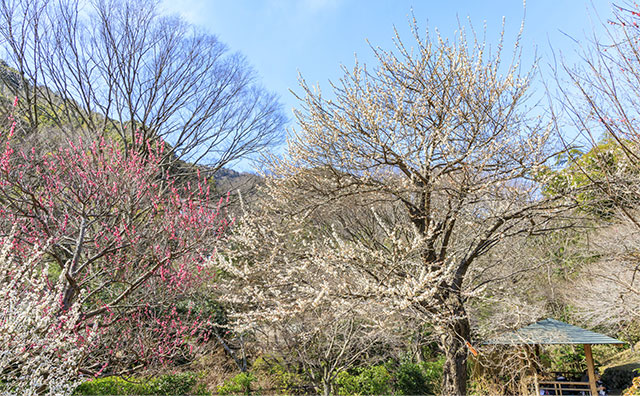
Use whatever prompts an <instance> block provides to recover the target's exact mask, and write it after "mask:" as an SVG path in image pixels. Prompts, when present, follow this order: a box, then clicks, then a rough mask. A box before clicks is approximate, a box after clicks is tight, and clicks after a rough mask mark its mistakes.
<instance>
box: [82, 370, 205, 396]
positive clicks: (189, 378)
mask: <svg viewBox="0 0 640 396" xmlns="http://www.w3.org/2000/svg"><path fill="white" fill-rule="evenodd" d="M186 394H189V395H208V393H207V392H206V391H205V389H204V387H203V386H201V385H199V384H198V375H196V374H194V373H180V374H167V375H162V376H159V377H156V378H151V379H144V378H135V379H130V380H125V379H123V378H121V377H105V378H98V379H95V380H91V381H87V382H84V383H82V384H81V385H80V386H78V388H76V390H75V392H74V395H86V396H89V395H96V396H99V395H105V396H106V395H186Z"/></svg>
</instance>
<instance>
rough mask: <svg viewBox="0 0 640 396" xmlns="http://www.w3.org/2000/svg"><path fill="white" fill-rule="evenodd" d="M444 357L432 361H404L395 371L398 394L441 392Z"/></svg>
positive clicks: (395, 387)
mask: <svg viewBox="0 0 640 396" xmlns="http://www.w3.org/2000/svg"><path fill="white" fill-rule="evenodd" d="M443 364H444V358H440V359H438V360H435V361H431V362H422V363H419V364H418V363H412V362H409V361H404V362H402V363H400V365H399V366H398V368H397V369H396V370H395V371H394V373H393V374H394V379H395V384H394V390H395V393H396V394H398V395H433V394H439V393H440V387H441V382H442V366H443Z"/></svg>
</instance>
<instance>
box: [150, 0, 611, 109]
mask: <svg viewBox="0 0 640 396" xmlns="http://www.w3.org/2000/svg"><path fill="white" fill-rule="evenodd" d="M162 4H163V7H164V11H165V12H168V13H178V14H180V15H181V16H182V17H184V18H185V19H186V20H187V21H189V22H191V23H193V24H195V25H197V26H199V27H201V28H203V29H205V30H206V31H208V32H210V33H213V34H215V35H217V36H218V38H219V39H220V40H221V41H222V42H224V43H226V44H227V45H228V46H229V47H230V49H231V50H232V51H239V52H240V53H242V54H243V55H245V56H246V58H247V60H248V62H249V63H250V64H251V65H252V66H253V67H254V68H255V70H256V71H257V73H258V74H259V77H260V80H261V82H262V85H263V86H264V87H265V88H266V89H268V90H269V91H272V92H275V93H276V94H278V95H279V96H280V98H281V101H282V103H283V104H284V108H285V113H286V115H287V116H288V117H289V119H290V120H292V119H293V115H292V108H293V107H295V106H297V100H296V99H295V97H294V96H293V95H292V94H291V93H290V92H289V90H291V89H292V90H294V91H296V92H300V90H299V89H298V72H300V73H301V74H302V76H303V77H304V78H305V80H306V81H307V82H308V83H310V84H314V85H315V84H316V83H318V84H319V85H320V87H321V88H322V90H323V92H325V91H329V90H330V87H329V84H328V80H332V81H337V80H338V79H339V78H340V76H341V75H342V73H341V70H340V65H345V66H347V67H351V66H353V64H354V54H357V55H358V60H359V61H360V62H361V63H362V62H364V63H367V64H375V62H373V56H372V53H371V49H370V47H369V44H368V42H367V40H368V41H369V42H370V43H371V45H373V46H375V47H377V46H380V47H382V48H384V49H391V48H392V45H393V42H392V39H393V36H394V31H393V28H394V26H395V27H396V28H397V29H398V31H399V33H400V36H401V37H402V38H403V40H404V41H406V42H411V40H413V38H412V37H411V35H410V31H409V22H408V21H409V17H410V13H411V10H413V14H414V15H415V18H416V20H417V22H418V24H419V26H420V29H425V28H426V27H427V26H428V27H429V29H431V30H433V29H438V31H439V32H440V34H441V35H443V36H444V37H453V35H454V34H455V32H456V30H457V29H458V21H460V22H461V23H462V24H466V22H467V18H470V20H471V22H472V23H473V26H474V28H475V30H477V31H482V29H483V24H486V28H487V37H488V40H487V41H488V43H490V44H494V45H495V43H496V41H497V37H498V34H499V32H500V30H501V26H502V20H503V17H504V18H505V20H506V22H505V38H506V43H507V44H509V45H511V44H512V43H513V40H514V38H515V35H516V34H517V32H518V30H519V28H520V24H521V22H522V18H523V14H524V8H523V3H522V1H521V0H486V1H473V0H450V1H448V2H447V1H436V0H413V1H409V0H369V1H365V0H179V1H178V0H163V3H162ZM610 15H611V12H610V1H608V0H529V1H527V4H526V17H525V28H524V35H523V41H522V44H523V54H524V55H523V58H524V59H523V60H524V62H525V63H529V64H530V63H531V61H532V60H533V54H534V53H535V54H537V56H538V57H539V58H540V61H541V67H543V68H544V66H545V65H546V64H548V63H549V62H552V61H553V57H552V55H553V53H555V54H556V55H558V54H560V53H562V54H563V56H564V57H565V58H566V59H567V60H568V62H569V63H573V62H576V61H578V57H577V55H576V49H577V46H578V45H579V43H585V40H587V38H588V36H589V34H592V32H593V31H594V29H596V30H598V29H600V28H601V22H602V21H606V20H607V18H609V17H610ZM551 48H553V51H552V50H551Z"/></svg>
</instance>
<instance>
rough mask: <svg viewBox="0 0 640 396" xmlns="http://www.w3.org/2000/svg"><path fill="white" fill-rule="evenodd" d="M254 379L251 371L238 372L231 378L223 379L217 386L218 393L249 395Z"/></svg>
mask: <svg viewBox="0 0 640 396" xmlns="http://www.w3.org/2000/svg"><path fill="white" fill-rule="evenodd" d="M255 380H256V377H255V376H254V375H253V374H252V373H240V374H238V375H236V376H235V377H233V378H230V379H228V380H226V381H224V384H222V385H221V386H219V387H218V394H220V395H250V394H251V384H252V383H253V382H254V381H255Z"/></svg>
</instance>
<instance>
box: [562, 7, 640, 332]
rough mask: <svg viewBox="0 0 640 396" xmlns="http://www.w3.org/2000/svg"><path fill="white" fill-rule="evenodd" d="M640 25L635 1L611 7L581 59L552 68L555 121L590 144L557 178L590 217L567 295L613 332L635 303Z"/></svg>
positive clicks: (639, 226)
mask: <svg viewBox="0 0 640 396" xmlns="http://www.w3.org/2000/svg"><path fill="white" fill-rule="evenodd" d="M639 23H640V8H639V6H638V5H637V4H635V3H632V2H627V1H624V2H622V3H620V4H618V5H613V6H612V14H611V17H610V19H609V20H607V21H606V22H605V23H603V25H604V26H603V30H602V33H601V34H595V33H594V35H593V37H592V39H591V40H590V41H589V44H588V45H586V46H585V47H583V48H582V52H581V55H582V60H581V62H580V63H579V64H577V65H568V64H566V63H565V64H562V65H561V66H560V67H559V68H557V80H558V85H557V86H558V93H559V95H557V96H556V99H557V102H556V103H558V104H559V106H557V107H556V109H558V114H557V119H564V120H565V122H567V123H568V124H569V125H570V126H572V127H575V128H576V129H577V130H578V131H579V132H580V134H581V137H582V138H583V141H586V142H587V143H588V152H587V153H586V154H583V155H580V156H578V157H577V158H574V159H572V160H571V161H570V162H569V163H568V166H567V167H566V169H565V170H563V171H562V172H559V177H560V178H561V180H562V184H563V185H564V186H574V187H575V186H579V187H581V189H582V192H581V193H580V194H579V195H577V199H578V200H579V201H581V202H580V203H581V204H582V206H583V208H587V209H588V210H587V212H591V214H594V215H595V216H593V217H592V224H593V225H594V226H595V230H594V231H593V232H592V233H590V235H589V239H588V241H586V242H585V243H584V244H583V247H584V251H583V258H584V263H585V264H584V268H583V270H582V273H581V279H580V280H579V282H578V284H577V285H576V287H575V288H572V289H571V293H568V296H567V298H568V299H569V300H570V301H571V302H572V303H573V304H575V305H576V306H578V307H579V308H581V313H582V316H583V318H584V319H585V320H587V321H588V322H590V323H591V324H593V325H601V326H602V325H605V326H609V327H614V328H616V329H618V330H620V329H623V328H624V327H625V325H624V324H625V323H630V322H632V321H637V320H638V314H637V313H638V309H639V308H640V301H639V300H638V295H639V294H640V287H639V286H638V281H637V277H638V275H639V274H638V270H639V269H640V267H639V266H638V260H637V259H636V258H635V255H636V253H635V252H636V249H635V247H634V243H635V241H636V240H637V234H638V232H639V231H640V217H638V210H637V208H638V204H639V203H640V178H639V175H640V172H639V170H640V156H639V155H638V153H639V147H640V146H639V145H640V124H639V122H640V115H639V114H638V109H639V106H638V105H639V101H640V94H639V91H638V84H639V82H640V50H639V49H638V41H639V40H640V28H639ZM560 110H561V111H562V112H561V111H560Z"/></svg>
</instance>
